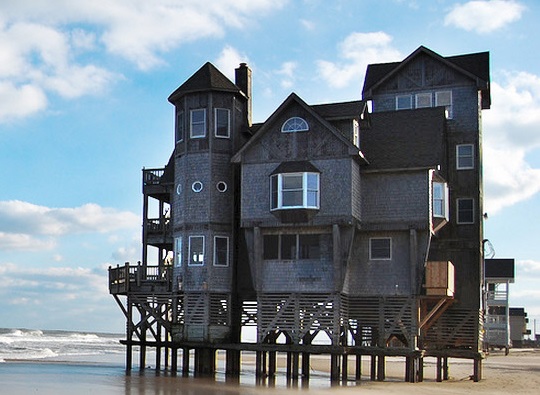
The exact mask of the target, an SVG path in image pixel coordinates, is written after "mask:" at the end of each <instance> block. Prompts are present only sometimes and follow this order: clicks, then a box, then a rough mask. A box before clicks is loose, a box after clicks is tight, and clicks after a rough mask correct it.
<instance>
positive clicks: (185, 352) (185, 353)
mask: <svg viewBox="0 0 540 395" xmlns="http://www.w3.org/2000/svg"><path fill="white" fill-rule="evenodd" d="M182 376H183V377H188V376H189V348H183V349H182Z"/></svg>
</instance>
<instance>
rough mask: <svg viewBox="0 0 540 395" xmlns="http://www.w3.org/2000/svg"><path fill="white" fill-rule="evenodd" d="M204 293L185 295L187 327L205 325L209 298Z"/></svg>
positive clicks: (185, 320)
mask: <svg viewBox="0 0 540 395" xmlns="http://www.w3.org/2000/svg"><path fill="white" fill-rule="evenodd" d="M205 296H206V295H205V294H203V293H186V294H184V310H185V316H184V322H185V324H186V325H190V324H195V325H197V324H198V325H205V324H206V323H207V322H206V317H207V314H206V310H207V307H206V306H207V303H206V301H207V298H206V297H205Z"/></svg>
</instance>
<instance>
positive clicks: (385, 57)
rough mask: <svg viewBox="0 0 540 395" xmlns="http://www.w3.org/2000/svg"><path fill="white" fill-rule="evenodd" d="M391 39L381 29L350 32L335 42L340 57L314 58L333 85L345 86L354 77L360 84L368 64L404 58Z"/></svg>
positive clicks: (325, 78) (324, 77)
mask: <svg viewBox="0 0 540 395" xmlns="http://www.w3.org/2000/svg"><path fill="white" fill-rule="evenodd" d="M391 43H392V37H391V36H389V35H388V34H386V33H384V32H372V33H359V32H355V33H351V34H350V35H349V36H348V37H346V38H345V40H343V41H342V42H341V43H340V44H339V46H338V49H339V54H338V57H339V58H341V59H342V60H341V61H340V62H331V61H327V60H319V61H317V68H318V73H319V75H320V77H321V78H322V79H323V80H325V81H326V82H327V83H328V84H329V85H330V86H331V87H332V88H344V87H347V86H348V85H349V84H350V83H351V82H353V81H354V83H358V84H360V83H361V81H363V77H364V74H365V70H366V68H367V66H368V64H370V63H382V62H390V61H398V60H400V59H402V58H403V56H402V55H401V54H400V52H399V51H398V50H397V49H395V48H393V47H392V45H391Z"/></svg>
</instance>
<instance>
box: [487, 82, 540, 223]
mask: <svg viewBox="0 0 540 395" xmlns="http://www.w3.org/2000/svg"><path fill="white" fill-rule="evenodd" d="M497 78H498V79H499V81H498V82H493V83H492V84H491V95H492V98H493V103H492V106H491V109H490V110H488V111H485V112H484V114H483V116H484V134H483V137H484V186H485V210H486V212H488V213H489V214H492V213H496V212H497V211H499V210H500V209H502V208H503V207H505V206H510V205H512V204H515V203H517V202H520V201H523V200H526V199H528V198H530V197H531V196H533V195H535V194H537V193H539V192H540V169H537V168H534V167H533V166H531V165H530V164H529V163H528V162H527V160H526V158H527V153H528V152H530V151H532V150H535V149H537V148H538V147H540V135H539V134H538V126H539V125H540V77H538V76H536V75H532V74H529V73H523V72H515V73H509V72H504V73H499V74H498V75H497Z"/></svg>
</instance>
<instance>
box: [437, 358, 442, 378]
mask: <svg viewBox="0 0 540 395" xmlns="http://www.w3.org/2000/svg"><path fill="white" fill-rule="evenodd" d="M441 381H442V358H441V357H437V382H438V383H440V382H441Z"/></svg>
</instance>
